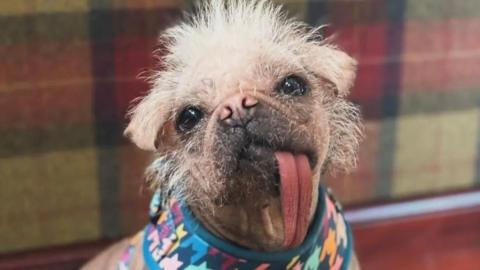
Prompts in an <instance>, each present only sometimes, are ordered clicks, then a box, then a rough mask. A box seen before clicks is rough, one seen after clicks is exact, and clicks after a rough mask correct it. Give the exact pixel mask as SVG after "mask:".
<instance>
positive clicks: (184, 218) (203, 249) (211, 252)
mask: <svg viewBox="0 0 480 270" xmlns="http://www.w3.org/2000/svg"><path fill="white" fill-rule="evenodd" d="M159 206H160V197H159V194H158V193H156V194H155V195H154V197H153V199H152V202H151V205H150V216H151V221H152V223H150V224H148V225H147V226H146V228H145V230H144V231H143V233H142V234H143V235H142V236H141V237H143V250H142V251H135V245H134V244H133V243H132V245H130V246H129V247H128V248H127V249H126V250H125V252H124V256H122V258H121V261H120V262H119V269H120V270H123V269H129V268H128V266H129V264H130V261H131V258H132V256H133V255H134V254H135V252H142V253H143V259H144V261H145V265H146V267H147V268H148V269H149V270H159V269H165V270H179V269H185V270H196V269H197V270H199V269H213V270H216V269H222V270H224V269H239V270H243V269H259V270H260V269H309V270H315V269H320V270H327V269H328V270H347V269H348V266H349V264H350V259H351V257H352V251H353V243H352V236H351V229H350V227H349V225H348V224H347V223H346V222H345V219H344V217H343V214H342V211H341V209H340V207H339V206H338V205H337V204H336V200H335V199H334V198H333V196H331V195H330V192H327V191H325V189H324V188H321V189H320V197H319V201H318V206H317V211H316V213H315V217H314V220H313V222H312V224H311V226H310V228H309V231H308V233H307V236H306V238H305V240H304V241H303V243H302V244H301V245H300V246H298V247H297V248H294V249H291V250H287V251H280V252H257V251H252V250H249V249H246V248H243V247H239V246H237V245H235V244H232V243H230V242H228V241H226V240H223V239H220V238H218V237H216V236H215V235H213V234H211V233H210V232H208V231H207V230H206V229H205V228H204V227H203V226H202V225H201V224H200V223H199V222H198V221H197V220H196V218H195V217H194V216H193V215H192V214H191V213H190V211H189V210H188V209H187V208H186V207H185V206H184V205H182V204H180V203H178V202H176V203H173V204H172V206H171V207H170V209H168V210H162V209H160V207H159ZM137 238H138V236H137Z"/></svg>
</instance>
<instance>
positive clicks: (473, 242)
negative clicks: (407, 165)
mask: <svg viewBox="0 0 480 270" xmlns="http://www.w3.org/2000/svg"><path fill="white" fill-rule="evenodd" d="M354 235H355V245H356V250H357V253H358V256H359V259H360V262H361V265H362V268H363V269H366V270H377V269H378V270H380V269H382V270H384V269H390V270H397V269H398V270H404V269H408V270H450V269H462V270H480V207H476V208H471V209H464V210H456V211H448V212H443V213H436V214H429V215H422V216H417V217H413V218H402V219H396V220H393V221H383V222H376V223H370V224H363V225H360V224H357V225H356V226H354Z"/></svg>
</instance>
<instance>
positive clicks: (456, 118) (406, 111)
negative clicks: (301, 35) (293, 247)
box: [0, 0, 480, 253]
mask: <svg viewBox="0 0 480 270" xmlns="http://www.w3.org/2000/svg"><path fill="white" fill-rule="evenodd" d="M279 2H283V3H285V4H286V6H287V8H288V9H290V10H292V11H293V12H294V13H296V14H298V16H299V17H301V18H302V19H304V20H306V21H308V22H309V23H312V24H324V23H330V24H331V31H332V32H335V33H336V34H337V36H338V42H339V44H340V45H341V47H342V48H344V49H345V50H346V51H347V52H349V53H350V54H352V55H353V56H355V57H356V58H357V59H358V60H359V61H360V69H359V75H358V79H357V83H356V87H355V89H354V91H353V95H352V99H353V100H354V101H355V102H357V103H359V104H360V105H361V106H362V108H363V112H364V115H365V118H366V129H367V140H366V141H365V142H364V144H363V145H362V150H361V155H360V157H361V158H360V167H359V169H358V170H357V171H356V172H355V173H353V174H351V175H349V176H339V177H336V178H335V179H333V178H332V179H328V180H327V181H328V183H329V184H330V185H331V186H333V187H334V189H335V191H336V193H337V194H338V195H339V197H341V199H342V200H343V201H345V202H347V203H351V204H352V203H360V202H369V201H373V200H383V199H395V198H401V197H408V196H413V195H418V194H431V193H438V192H443V191H451V190H458V189H464V188H469V187H473V186H478V185H480V171H479V170H480V166H479V165H480V164H479V162H480V160H479V159H478V155H479V152H480V141H479V138H480V135H479V130H480V121H479V117H480V112H479V109H478V107H479V101H480V35H479V29H480V1H478V0H463V1H455V0H391V1H380V0H378V1H374V0H329V1H327V0H324V1H322V0H309V1H307V0H295V1H293V0H292V1H279ZM190 5H191V3H189V2H188V1H176V0H102V1H100V0H75V1H73V0H71V1H68V0H11V1H10V0H6V1H0V138H1V139H0V181H1V185H0V253H4V252H13V251H18V250H24V249H32V248H39V247H45V246H51V245H59V244H68V243H72V242H80V241H90V240H95V239H99V238H112V237H118V236H120V235H123V234H126V233H130V232H132V231H134V230H137V229H139V228H140V227H141V226H142V225H143V224H144V223H145V221H146V216H145V204H146V202H147V201H148V199H149V195H148V192H143V193H142V192H141V190H140V186H141V183H142V171H143V168H144V167H145V166H146V165H147V164H148V159H149V157H148V154H146V153H144V152H141V151H139V150H137V149H135V147H134V146H133V145H131V144H130V143H128V142H127V141H126V140H125V139H124V138H122V136H121V131H122V129H123V127H124V126H125V118H124V114H125V110H126V108H127V106H128V103H129V101H130V100H131V99H132V98H134V97H137V96H139V95H140V94H141V93H143V92H145V90H146V89H147V85H146V84H145V83H143V82H142V81H140V80H138V79H137V78H136V77H137V75H138V74H139V73H140V72H141V71H144V70H147V69H149V68H152V67H154V65H155V63H154V60H153V59H152V51H153V50H154V49H155V48H156V37H157V36H158V33H159V30H161V29H163V28H165V27H167V26H168V25H171V24H172V23H173V22H175V20H176V19H177V18H178V17H179V15H180V14H181V11H182V10H183V9H185V8H188V7H189V6H190Z"/></svg>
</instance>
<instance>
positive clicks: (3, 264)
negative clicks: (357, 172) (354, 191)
mask: <svg viewBox="0 0 480 270" xmlns="http://www.w3.org/2000/svg"><path fill="white" fill-rule="evenodd" d="M479 196H480V195H479ZM470 197H471V196H470ZM458 199H461V198H458ZM421 204H422V202H421V201H420V202H418V205H417V206H418V207H419V208H421V206H422V205H421ZM409 207H414V208H415V205H413V206H411V205H410V206H409ZM371 209H377V208H369V209H367V210H371ZM386 209H391V208H386ZM352 212H353V211H352ZM370 213H371V211H370ZM394 214H395V213H392V215H394ZM347 216H348V211H347ZM353 229H354V237H355V244H356V251H357V253H358V256H359V259H360V262H361V265H362V269H363V270H385V269H388V270H397V269H398V270H405V269H408V270H417V269H418V270H434V269H435V270H444V269H445V270H447V269H448V270H450V269H461V270H480V206H478V205H473V204H472V206H471V207H462V208H461V209H456V210H447V211H440V212H438V211H437V212H435V213H424V214H420V215H419V214H418V213H417V215H415V216H405V217H398V216H397V217H396V218H386V219H382V220H378V219H372V220H371V221H368V219H363V221H362V222H357V223H354V224H353ZM111 242H112V241H111V240H105V241H99V242H94V243H83V244H76V245H72V246H66V247H57V248H50V249H45V250H39V251H30V252H23V253H18V254H9V255H0V269H48V270H56V269H62V270H63V269H78V267H79V266H80V265H81V264H82V263H83V262H85V261H86V260H88V259H89V258H91V257H92V256H93V255H94V254H96V253H97V252H98V251H100V250H102V249H104V248H105V247H106V246H107V245H109V244H110V243H111Z"/></svg>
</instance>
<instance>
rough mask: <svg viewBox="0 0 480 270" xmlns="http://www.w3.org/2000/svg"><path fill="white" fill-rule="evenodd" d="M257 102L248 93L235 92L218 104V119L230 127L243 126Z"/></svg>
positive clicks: (251, 115)
mask: <svg viewBox="0 0 480 270" xmlns="http://www.w3.org/2000/svg"><path fill="white" fill-rule="evenodd" d="M257 104H258V100H257V99H255V98H254V97H252V96H250V95H246V94H241V93H238V94H235V95H233V96H231V97H228V98H227V99H225V100H224V101H223V102H222V103H221V104H220V105H219V106H218V108H217V110H218V120H219V121H221V122H223V123H225V124H227V125H228V126H232V127H233V126H244V125H246V124H247V123H248V122H249V121H250V120H251V119H252V117H253V114H254V111H255V107H256V106H257Z"/></svg>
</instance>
